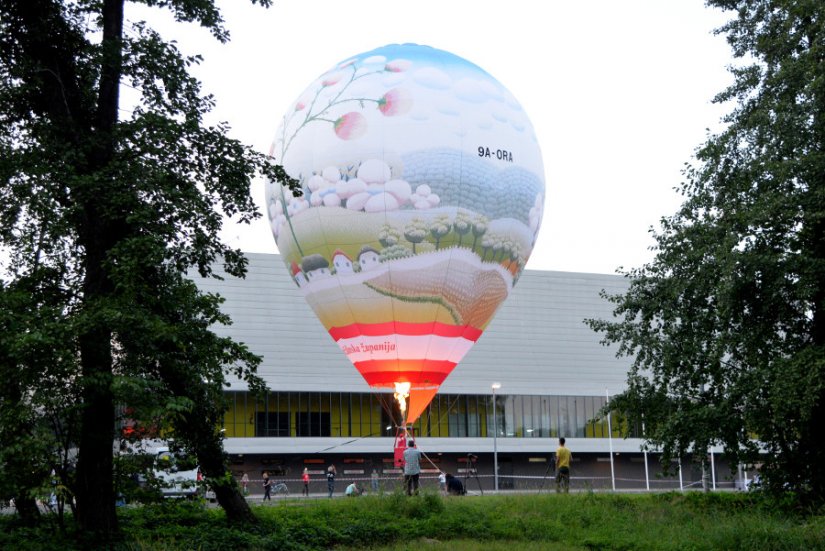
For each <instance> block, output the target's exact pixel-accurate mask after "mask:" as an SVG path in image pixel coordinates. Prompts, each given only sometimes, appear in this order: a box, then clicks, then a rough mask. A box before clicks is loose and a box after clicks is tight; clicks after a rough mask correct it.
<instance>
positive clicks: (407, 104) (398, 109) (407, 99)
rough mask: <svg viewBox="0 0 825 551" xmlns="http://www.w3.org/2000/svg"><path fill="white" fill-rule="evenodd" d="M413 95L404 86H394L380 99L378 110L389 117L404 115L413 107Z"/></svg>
mask: <svg viewBox="0 0 825 551" xmlns="http://www.w3.org/2000/svg"><path fill="white" fill-rule="evenodd" d="M412 103H413V102H412V96H411V95H410V93H409V92H407V91H406V90H405V89H403V88H393V89H392V90H390V91H389V92H387V93H386V94H384V95H383V96H381V99H379V100H378V110H379V111H381V113H383V114H384V115H385V116H387V117H394V116H396V115H403V114H405V113H408V112H409V111H410V109H411V108H412Z"/></svg>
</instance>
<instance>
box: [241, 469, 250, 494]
mask: <svg viewBox="0 0 825 551" xmlns="http://www.w3.org/2000/svg"><path fill="white" fill-rule="evenodd" d="M241 487H242V488H243V495H245V496H248V495H249V475H248V474H246V473H244V474H243V476H242V477H241Z"/></svg>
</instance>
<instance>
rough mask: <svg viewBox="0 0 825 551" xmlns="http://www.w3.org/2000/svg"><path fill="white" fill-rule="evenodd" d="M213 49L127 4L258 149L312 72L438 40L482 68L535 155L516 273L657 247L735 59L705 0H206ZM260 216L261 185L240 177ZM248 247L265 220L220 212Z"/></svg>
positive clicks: (634, 261)
mask: <svg viewBox="0 0 825 551" xmlns="http://www.w3.org/2000/svg"><path fill="white" fill-rule="evenodd" d="M218 5H219V6H220V7H221V9H222V10H223V13H224V18H225V20H226V27H227V29H228V30H229V32H230V34H231V41H230V42H229V43H228V44H223V45H222V44H220V43H218V42H217V41H216V40H214V39H213V38H212V37H211V35H209V34H208V33H207V32H206V31H204V30H203V29H200V28H198V27H196V26H194V25H181V24H175V23H174V22H173V21H172V20H171V17H169V16H168V15H166V14H165V13H163V12H162V10H159V9H157V8H152V9H149V8H145V7H136V6H131V5H130V7H129V8H128V9H127V21H130V22H134V21H139V20H144V19H145V20H148V21H149V22H150V23H151V24H152V25H153V26H154V27H155V28H156V29H158V30H159V31H160V32H161V33H162V34H163V35H164V37H166V38H168V39H174V40H177V41H178V46H179V48H180V49H181V50H182V51H183V52H184V53H186V54H200V55H202V56H203V57H204V61H203V62H202V63H201V65H200V66H198V67H196V68H195V69H194V71H193V72H194V74H195V75H196V76H197V77H198V78H199V79H200V80H201V81H202V83H203V89H204V91H205V92H208V93H211V94H213V95H214V96H215V99H216V102H217V106H216V108H215V110H214V112H213V113H212V114H211V118H210V122H217V121H225V122H228V123H229V125H230V126H231V132H230V135H231V136H232V137H234V138H237V139H239V140H241V141H243V142H244V143H246V144H248V145H250V146H252V147H254V148H255V149H256V150H259V151H261V152H266V151H268V150H269V147H270V145H271V143H272V141H273V139H274V137H275V132H276V130H277V128H278V124H279V121H280V120H281V117H282V116H283V114H284V113H285V112H286V110H287V109H288V108H289V107H290V106H291V105H292V104H293V102H294V101H295V100H296V98H297V97H298V96H299V94H301V92H303V91H304V89H305V88H306V86H307V85H309V84H310V83H311V82H312V81H313V80H314V79H316V78H317V77H318V76H319V75H320V74H321V73H322V72H324V71H325V70H327V69H329V68H330V67H331V66H332V65H334V64H335V63H337V62H340V61H342V60H345V59H347V58H348V57H350V56H353V55H356V54H359V53H362V52H365V51H368V50H372V49H374V48H376V47H379V46H383V45H386V44H393V43H406V42H413V43H418V44H424V45H429V46H433V47H436V48H439V49H442V50H447V51H449V52H452V53H454V54H456V55H458V56H461V57H463V58H465V59H467V60H469V61H471V62H473V63H475V64H476V65H479V66H480V67H481V68H483V69H484V70H485V71H487V72H488V73H490V74H491V75H492V76H493V77H494V78H496V79H497V80H498V81H499V82H500V83H501V84H502V85H504V86H505V87H506V88H507V89H508V90H509V91H510V92H511V93H512V94H513V95H514V96H515V97H516V98H517V99H518V101H519V102H520V103H521V105H522V107H523V108H524V109H525V111H526V113H527V115H528V116H529V118H530V121H531V122H532V125H533V128H534V130H535V132H536V135H537V137H538V141H539V144H540V146H541V151H542V157H543V161H544V170H545V182H546V196H545V207H544V219H543V223H542V228H541V231H540V233H539V237H538V240H537V243H536V246H535V248H534V250H533V253H532V256H531V257H530V260H529V262H528V263H527V269H541V270H558V271H566V272H593V273H613V272H615V271H616V269H617V268H619V267H623V268H625V269H630V268H633V267H638V266H641V265H642V264H644V263H646V262H649V261H650V260H652V258H653V253H652V252H651V251H650V246H651V245H652V244H653V239H652V237H651V236H650V234H649V232H648V230H649V228H650V227H651V226H653V227H658V223H659V220H660V218H661V217H662V216H666V215H670V214H672V213H674V212H675V211H676V209H677V208H678V207H679V205H680V203H681V197H680V196H679V195H678V194H677V193H676V191H675V189H674V188H675V187H677V186H678V185H679V184H680V182H681V181H682V179H683V178H682V170H683V168H684V164H685V163H686V162H688V161H690V160H691V158H692V156H693V153H694V151H695V149H696V148H697V147H698V146H699V145H701V144H702V143H703V142H704V141H705V139H706V137H707V133H708V131H713V132H716V131H718V130H719V129H720V128H721V124H720V118H721V117H722V116H723V115H724V113H725V112H726V111H728V110H729V109H730V106H719V105H715V104H712V102H711V100H712V98H713V97H714V95H716V94H717V93H718V92H720V91H721V90H722V89H724V88H725V87H726V86H727V85H728V84H729V83H730V82H731V80H732V77H731V76H730V74H729V73H728V71H727V67H728V66H729V65H731V64H733V63H734V60H733V59H732V57H731V54H730V50H729V47H728V45H727V43H726V42H725V39H724V37H723V36H714V35H713V33H712V31H713V29H715V28H717V27H719V26H720V25H721V24H722V23H723V22H725V21H726V20H728V19H729V18H730V17H731V16H730V14H728V13H724V12H721V11H720V10H717V9H711V8H707V7H705V6H704V2H703V1H702V0H670V1H667V2H666V1H662V0H625V1H622V2H619V1H617V0H589V1H588V2H562V1H558V0H544V1H535V0H534V1H529V2H528V1H526V0H511V1H510V2H508V3H503V2H494V1H488V0H475V1H472V2H471V1H464V0H452V1H448V0H417V1H415V2H389V1H387V0H380V1H379V0H350V1H348V2H344V1H342V0H274V2H273V6H272V7H271V8H269V9H264V8H261V7H260V6H254V5H252V4H251V2H245V1H242V0H218ZM251 191H252V194H253V197H254V198H255V199H256V201H257V203H258V205H259V208H261V210H262V212H263V204H264V195H265V193H264V182H263V181H262V180H260V179H258V180H256V181H254V182H253V184H252V189H251ZM223 237H224V239H225V240H226V241H228V242H229V243H230V244H231V245H232V246H235V247H238V248H240V249H241V250H244V251H246V252H263V253H274V252H277V247H276V246H275V242H274V239H273V238H272V235H271V233H270V229H269V224H268V222H267V220H266V218H265V217H262V218H261V219H260V220H259V221H258V222H256V223H254V224H252V225H250V226H241V225H238V224H234V223H231V222H228V223H227V224H226V225H225V227H224V230H223Z"/></svg>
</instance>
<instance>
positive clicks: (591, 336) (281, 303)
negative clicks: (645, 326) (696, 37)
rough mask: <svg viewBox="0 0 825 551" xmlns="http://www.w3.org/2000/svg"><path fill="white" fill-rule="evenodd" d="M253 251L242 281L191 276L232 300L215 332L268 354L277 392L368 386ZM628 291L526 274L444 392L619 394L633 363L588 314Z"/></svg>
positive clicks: (277, 262) (593, 281)
mask: <svg viewBox="0 0 825 551" xmlns="http://www.w3.org/2000/svg"><path fill="white" fill-rule="evenodd" d="M247 257H248V258H249V273H248V275H247V277H246V279H244V280H239V279H236V278H232V277H229V276H226V277H225V279H224V280H223V281H218V280H205V279H203V278H200V277H198V276H196V275H195V276H193V280H194V281H195V282H196V283H197V284H198V286H199V287H200V288H201V289H203V290H205V291H211V292H216V293H219V294H220V295H221V296H223V297H224V298H225V299H226V302H225V304H224V308H223V309H224V311H225V312H226V313H227V314H228V315H229V316H230V317H231V318H232V320H233V321H234V323H233V325H231V326H229V327H219V328H216V331H217V332H218V333H220V334H223V335H231V336H232V337H233V338H235V339H236V340H238V341H241V342H244V343H246V344H247V345H248V346H249V347H250V349H251V350H252V351H253V352H254V353H256V354H260V355H261V356H263V358H264V359H263V363H262V365H261V367H260V369H259V373H260V375H261V376H262V377H263V378H264V379H265V380H266V381H267V383H268V385H269V386H270V388H272V389H275V390H282V391H283V390H291V391H311V390H316V391H340V392H367V391H369V387H368V386H367V385H366V383H365V382H364V381H363V379H362V378H361V376H360V375H359V374H358V373H357V372H356V370H355V368H354V367H353V366H352V364H350V362H349V360H347V358H346V357H345V356H344V354H343V353H342V352H341V351H340V350H339V349H338V346H337V345H336V344H335V342H334V341H333V340H332V338H331V337H330V336H329V335H328V334H327V332H326V331H325V330H324V328H323V327H322V326H321V324H320V323H319V322H318V321H317V319H316V318H315V315H314V314H313V312H312V310H311V309H310V307H309V306H308V305H307V304H306V303H305V302H304V299H303V297H302V296H301V295H300V293H299V292H298V290H297V287H296V286H295V284H294V282H293V281H292V279H291V278H290V276H289V273H288V271H287V269H286V268H285V267H284V265H283V263H282V262H281V259H280V257H279V256H278V255H267V254H251V253H250V254H247ZM218 273H221V271H220V270H218ZM626 287H627V283H626V280H625V279H624V278H622V277H620V276H615V275H601V274H583V273H569V272H551V271H538V270H526V271H525V272H524V274H523V275H522V277H521V279H520V280H519V281H518V284H517V285H516V287H515V289H514V291H513V293H512V295H511V296H510V298H509V299H508V300H507V301H506V302H505V303H504V306H503V307H502V308H501V309H500V310H499V312H498V313H497V314H496V317H495V318H494V320H493V322H492V323H491V324H490V326H489V327H488V328H487V330H486V331H485V333H484V335H482V337H481V339H479V341H478V342H477V343H476V345H475V346H474V347H473V349H472V350H471V351H470V352H469V353H468V354H467V356H466V357H465V358H464V360H463V361H462V362H461V363H460V364H459V365H458V366H457V367H456V369H455V370H454V371H453V373H452V374H451V375H450V377H449V378H448V379H447V381H446V383H445V384H444V385H443V386H442V387H441V392H444V393H472V394H490V393H491V392H492V391H491V389H490V384H491V383H492V382H493V381H498V382H500V383H501V384H502V387H501V390H499V391H498V392H499V394H500V395H507V394H534V395H536V394H540V395H591V396H595V395H599V396H603V395H604V393H605V390H606V389H607V390H608V391H609V392H610V394H611V395H612V394H615V393H616V392H618V391H621V390H622V389H623V388H624V384H625V376H626V372H627V368H628V365H629V361H628V360H627V359H616V358H615V350H614V349H611V348H607V347H604V346H602V345H601V344H599V340H600V335H598V334H596V333H594V332H592V331H591V330H590V329H589V328H588V327H587V326H586V325H585V324H584V323H583V320H584V319H585V318H589V317H601V318H609V317H611V312H612V308H611V304H610V303H608V302H606V301H605V300H603V299H602V298H600V297H599V292H600V291H601V290H602V289H605V290H606V291H607V292H609V293H616V292H621V291H623V290H624V289H626ZM232 388H233V389H243V388H244V386H243V385H241V384H233V386H232Z"/></svg>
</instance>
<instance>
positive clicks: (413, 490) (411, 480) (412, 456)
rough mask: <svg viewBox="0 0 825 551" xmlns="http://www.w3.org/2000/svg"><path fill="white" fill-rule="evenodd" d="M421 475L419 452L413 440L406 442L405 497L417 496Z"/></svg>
mask: <svg viewBox="0 0 825 551" xmlns="http://www.w3.org/2000/svg"><path fill="white" fill-rule="evenodd" d="M420 475H421V452H420V451H419V450H418V448H416V447H415V440H410V441H409V442H407V449H406V450H404V480H405V481H406V483H407V495H408V496H411V495H413V494H415V495H418V478H419V476H420Z"/></svg>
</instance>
